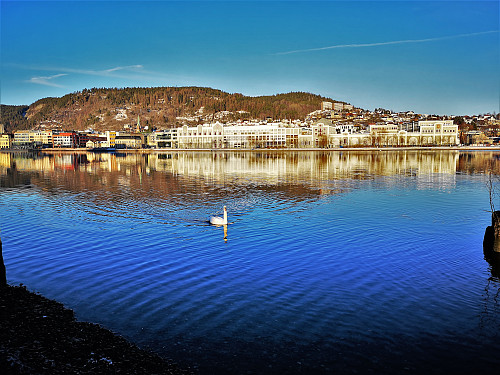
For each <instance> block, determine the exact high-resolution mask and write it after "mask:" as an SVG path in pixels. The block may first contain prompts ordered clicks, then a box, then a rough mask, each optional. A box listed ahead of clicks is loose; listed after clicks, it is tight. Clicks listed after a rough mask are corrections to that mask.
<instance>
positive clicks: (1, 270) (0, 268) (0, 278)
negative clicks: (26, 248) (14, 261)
mask: <svg viewBox="0 0 500 375" xmlns="http://www.w3.org/2000/svg"><path fill="white" fill-rule="evenodd" d="M6 286H7V274H6V272H5V264H4V263H3V254H2V239H1V238H0V289H1V288H5V287H6Z"/></svg>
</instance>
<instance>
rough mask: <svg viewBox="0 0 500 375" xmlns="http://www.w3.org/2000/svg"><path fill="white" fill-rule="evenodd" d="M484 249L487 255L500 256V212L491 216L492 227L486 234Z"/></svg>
mask: <svg viewBox="0 0 500 375" xmlns="http://www.w3.org/2000/svg"><path fill="white" fill-rule="evenodd" d="M483 249H484V252H485V253H498V254H500V211H494V212H493V213H492V214H491V226H489V227H487V228H486V231H485V232H484V239H483Z"/></svg>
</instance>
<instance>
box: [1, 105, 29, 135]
mask: <svg viewBox="0 0 500 375" xmlns="http://www.w3.org/2000/svg"><path fill="white" fill-rule="evenodd" d="M28 108H29V107H28V106H27V105H4V104H2V105H1V106H0V124H4V125H5V131H6V132H11V131H14V130H18V129H19V130H22V129H29V128H30V127H31V123H30V122H29V121H27V119H26V118H25V114H26V112H27V111H28Z"/></svg>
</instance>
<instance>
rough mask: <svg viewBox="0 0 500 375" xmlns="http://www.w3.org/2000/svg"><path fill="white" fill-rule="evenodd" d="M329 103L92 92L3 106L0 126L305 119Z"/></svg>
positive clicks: (195, 93)
mask: <svg viewBox="0 0 500 375" xmlns="http://www.w3.org/2000/svg"><path fill="white" fill-rule="evenodd" d="M322 101H333V100H332V99H330V98H325V97H322V96H319V95H314V94H310V93H305V92H291V93H287V94H277V95H272V96H259V97H250V96H245V95H242V94H229V93H227V92H224V91H221V90H216V89H212V88H206V87H153V88H122V89H116V88H113V89H106V88H99V89H97V88H94V89H90V90H87V89H85V90H83V91H81V92H75V93H72V94H68V95H65V96H63V97H61V98H44V99H40V100H38V101H36V102H35V103H33V104H31V105H30V106H29V107H26V106H5V105H2V111H1V123H3V124H4V125H5V128H6V130H7V131H10V132H12V131H14V130H17V129H27V128H34V127H37V126H39V125H41V124H43V125H45V127H50V126H52V127H60V128H62V129H74V130H84V129H88V128H93V129H95V130H104V129H110V130H121V129H123V128H124V126H125V127H126V126H127V125H129V126H135V125H136V123H137V119H138V118H140V124H141V125H142V126H145V125H149V128H150V129H151V128H153V127H155V128H159V129H161V128H169V127H176V126H179V125H182V124H183V123H188V124H198V123H203V122H206V121H214V120H219V121H230V120H236V119H265V118H268V117H270V118H272V119H292V120H293V119H304V118H305V117H306V115H307V114H308V113H311V112H313V111H315V110H318V109H320V108H321V102H322Z"/></svg>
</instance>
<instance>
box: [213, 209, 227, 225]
mask: <svg viewBox="0 0 500 375" xmlns="http://www.w3.org/2000/svg"><path fill="white" fill-rule="evenodd" d="M210 224H214V225H226V224H227V210H226V206H224V217H220V216H211V217H210Z"/></svg>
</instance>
